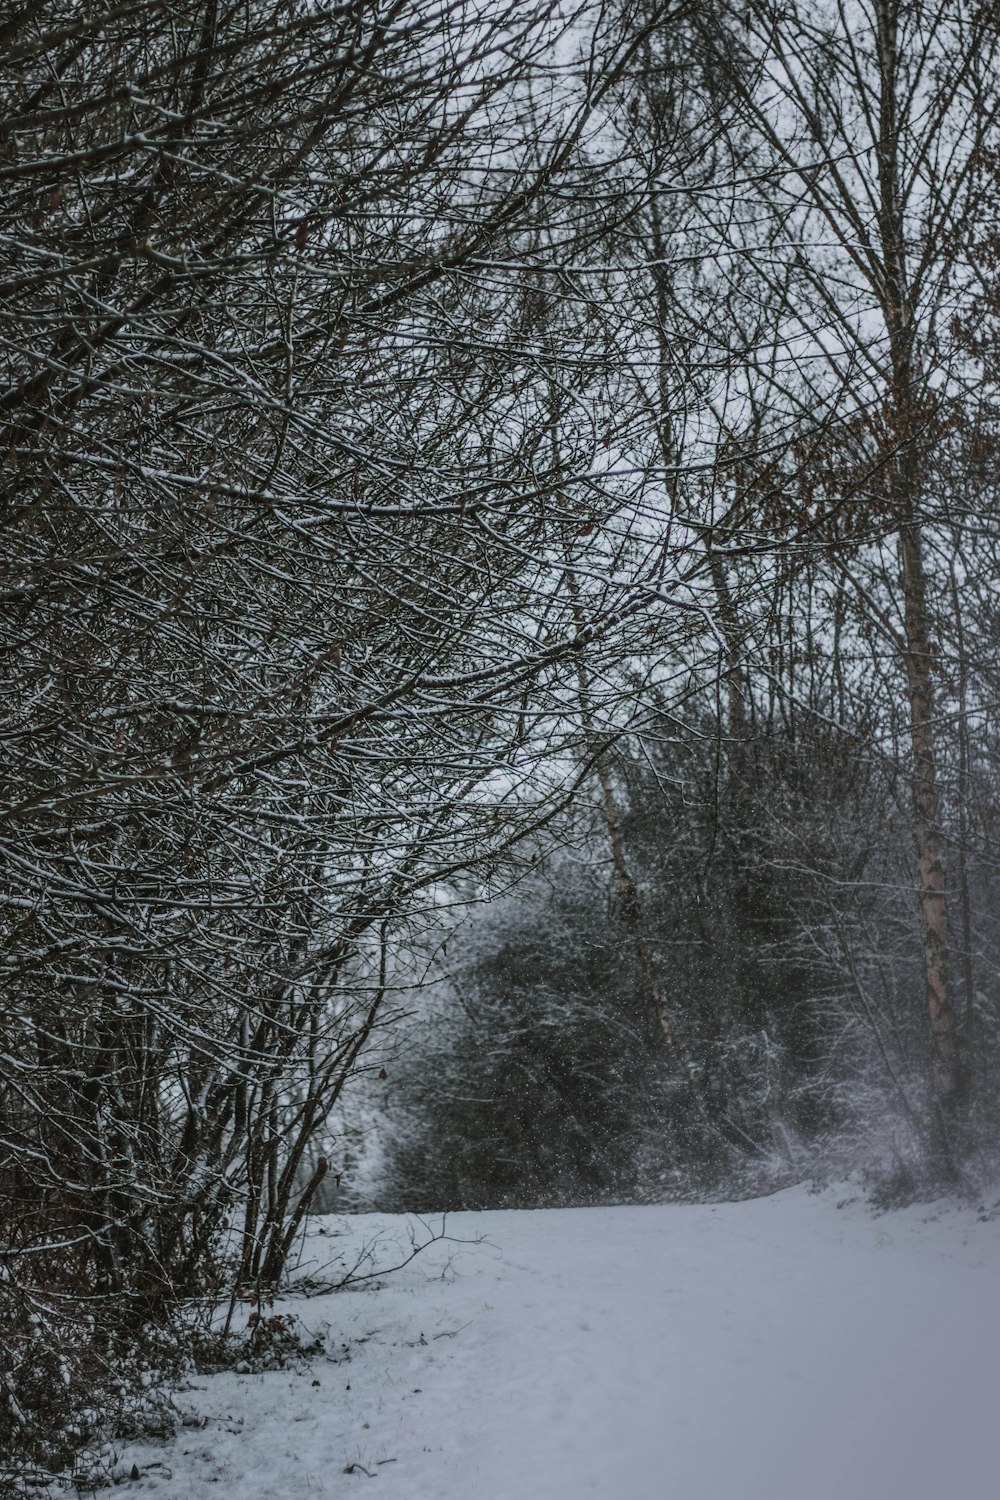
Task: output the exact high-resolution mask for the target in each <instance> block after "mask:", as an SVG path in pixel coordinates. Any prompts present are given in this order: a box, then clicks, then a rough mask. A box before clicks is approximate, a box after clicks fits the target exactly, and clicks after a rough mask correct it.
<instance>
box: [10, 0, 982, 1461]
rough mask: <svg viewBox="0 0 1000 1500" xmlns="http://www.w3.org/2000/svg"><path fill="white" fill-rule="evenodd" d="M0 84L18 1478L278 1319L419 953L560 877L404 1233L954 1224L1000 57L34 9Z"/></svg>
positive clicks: (964, 1142)
mask: <svg viewBox="0 0 1000 1500" xmlns="http://www.w3.org/2000/svg"><path fill="white" fill-rule="evenodd" d="M0 43H2V46H3V49H4V61H3V68H2V72H0V91H2V100H3V111H2V121H0V456H2V462H3V467H2V503H3V507H4V542H5V546H4V552H3V559H2V590H0V608H2V610H3V620H4V645H5V651H4V657H3V662H4V668H3V670H4V677H3V711H2V713H3V720H2V731H0V733H2V740H0V743H2V746H3V750H2V759H0V785H2V813H0V857H2V873H0V881H2V891H3V898H4V906H3V914H2V925H0V1016H2V1024H3V1042H2V1052H3V1073H2V1076H0V1193H2V1198H3V1208H2V1216H0V1253H2V1257H3V1259H2V1276H0V1321H2V1324H3V1326H2V1329H0V1383H2V1396H0V1401H2V1403H5V1408H6V1411H7V1412H8V1413H9V1416H10V1420H11V1424H12V1425H11V1428H10V1431H11V1433H12V1434H13V1437H14V1440H15V1443H16V1444H18V1445H19V1447H20V1451H21V1453H22V1455H28V1456H29V1457H33V1458H35V1459H37V1460H38V1461H39V1462H40V1463H56V1462H58V1461H61V1460H62V1458H64V1457H65V1454H66V1452H68V1451H69V1450H68V1447H67V1444H70V1445H71V1444H72V1442H73V1441H75V1440H76V1439H77V1438H79V1436H80V1435H81V1433H82V1432H83V1431H84V1430H85V1429H86V1428H87V1425H88V1422H90V1423H91V1425H93V1420H92V1419H91V1418H87V1417H85V1416H84V1415H82V1414H81V1413H82V1412H83V1411H84V1409H85V1408H87V1407H88V1404H89V1405H90V1406H91V1407H94V1408H95V1409H96V1408H99V1407H100V1405H101V1400H100V1399H98V1400H96V1401H90V1402H88V1399H87V1397H86V1394H85V1393H86V1392H87V1391H91V1392H94V1391H99V1389H103V1388H105V1387H106V1388H107V1389H108V1390H110V1389H111V1388H112V1386H113V1385H114V1382H115V1379H116V1378H117V1377H115V1375H114V1366H115V1362H116V1360H117V1358H118V1356H117V1354H112V1353H111V1352H109V1351H111V1350H113V1349H120V1348H121V1347H122V1340H123V1339H125V1340H126V1341H127V1340H132V1341H133V1342H134V1341H135V1340H136V1339H137V1338H138V1331H139V1330H140V1329H143V1328H147V1327H149V1326H150V1325H151V1324H157V1323H161V1324H162V1323H163V1322H164V1320H168V1319H169V1318H170V1317H171V1316H172V1315H173V1312H174V1310H175V1309H176V1308H177V1306H178V1304H179V1302H180V1301H181V1300H182V1299H184V1298H188V1297H192V1296H195V1295H198V1294H200V1293H202V1292H204V1293H205V1294H207V1295H208V1296H210V1297H211V1296H215V1295H217V1294H218V1293H219V1292H220V1291H221V1290H225V1291H226V1292H228V1293H229V1294H230V1296H231V1297H232V1298H233V1299H234V1302H235V1299H237V1298H238V1297H239V1295H240V1293H241V1292H245V1291H246V1290H247V1289H248V1288H256V1289H257V1290H258V1292H259V1290H260V1289H261V1288H262V1287H266V1286H267V1285H269V1284H273V1283H274V1282H275V1281H276V1280H277V1279H278V1278H279V1277H280V1276H281V1274H282V1272H283V1269H284V1266H285V1263H286V1261H287V1258H288V1256H289V1254H290V1252H291V1247H292V1245H293V1243H294V1240H295V1236H296V1234H297V1232H298V1229H299V1227H300V1225H301V1221H302V1216H303V1215H304V1213H305V1212H306V1211H307V1210H308V1207H309V1205H310V1203H311V1202H315V1201H318V1200H317V1199H316V1197H315V1195H316V1193H317V1191H318V1189H319V1188H320V1184H321V1181H322V1178H323V1174H324V1173H325V1171H326V1167H327V1159H328V1153H327V1152H325V1149H324V1148H325V1146H326V1143H327V1142H328V1141H329V1140H330V1138H331V1131H332V1132H333V1135H334V1136H335V1130H336V1127H335V1124H334V1125H333V1126H331V1125H330V1124H329V1122H330V1121H331V1119H333V1120H334V1121H335V1120H336V1115H335V1108H336V1106H337V1105H338V1103H339V1101H340V1100H341V1097H342V1095H343V1092H344V1090H345V1088H346V1087H347V1085H348V1083H349V1081H350V1079H351V1078H352V1076H353V1075H354V1074H355V1073H356V1072H357V1070H358V1069H362V1068H364V1067H365V1066H366V1063H365V1058H366V1053H365V1048H366V1047H367V1046H368V1045H369V1043H370V1042H371V1041H372V1039H373V1038H374V1037H375V1036H376V1034H377V1033H380V1032H382V1031H383V1030H387V1029H388V1028H389V1023H390V1022H391V1021H392V1020H393V1016H394V1012H395V1010H396V1009H397V1008H400V1007H401V1006H402V1005H403V1004H404V1003H405V1005H406V1007H408V1008H412V1004H413V992H412V985H413V984H414V983H415V982H416V977H417V975H418V972H419V971H418V968H417V966H416V963H415V958H414V955H416V954H418V953H420V952H422V951H425V949H426V941H427V939H426V933H427V931H428V929H429V928H430V927H432V926H433V922H434V921H435V920H437V917H438V916H439V915H440V914H441V912H442V911H446V910H448V909H449V907H450V906H452V905H454V903H456V902H462V903H464V902H475V901H476V900H478V899H479V898H480V897H481V896H482V895H484V894H486V893H488V891H489V890H490V889H491V882H494V883H495V881H496V878H497V877H498V875H499V874H501V873H503V874H504V876H505V877H506V876H507V875H509V874H510V872H511V871H512V870H516V869H517V867H518V862H519V861H524V860H526V859H527V857H528V856H529V855H537V856H538V859H539V861H540V863H541V865H542V867H543V868H545V869H547V871H548V874H547V877H546V878H547V879H548V880H549V881H550V883H551V882H554V883H556V885H559V883H563V885H564V887H565V888H564V889H560V890H558V891H557V893H556V895H554V896H552V897H550V896H548V895H545V894H543V891H544V887H543V885H542V884H536V885H535V886H533V887H531V890H532V891H533V895H532V903H533V905H534V907H536V908H537V910H536V911H535V912H534V913H533V914H530V915H526V914H525V913H524V912H523V911H521V910H520V909H515V908H514V907H512V906H508V907H506V908H504V909H503V916H502V921H503V922H504V923H506V924H508V925H509V927H510V932H508V933H505V934H499V929H498V928H497V927H496V925H494V926H493V927H492V929H489V930H490V931H492V933H493V936H492V937H490V936H489V934H488V929H486V928H483V929H482V931H481V933H480V936H478V937H477V938H476V940H475V945H474V950H473V951H471V952H470V956H469V959H468V961H467V962H465V963H464V966H463V965H459V967H458V969H456V971H455V978H456V982H458V984H459V993H460V998H461V1000H462V1002H463V1003H464V1006H465V1009H464V1010H463V1011H461V1019H460V1020H458V1021H456V1020H454V1019H453V1017H454V1015H456V1014H458V1013H457V1012H454V1010H453V1008H452V1009H449V1007H448V1006H446V1005H445V1004H444V1002H441V1003H440V1004H439V1005H438V1008H437V1010H433V1011H430V1012H428V1015H429V1016H431V1017H432V1018H433V1027H430V1023H429V1022H428V1030H429V1031H430V1035H429V1039H428V1043H427V1046H426V1048H425V1050H424V1052H423V1053H420V1054H414V1055H413V1056H411V1059H410V1061H409V1063H408V1064H407V1065H406V1071H405V1073H404V1074H402V1075H401V1076H400V1078H399V1087H398V1089H397V1091H396V1095H395V1099H396V1104H395V1111H396V1113H395V1122H394V1127H393V1128H394V1142H395V1144H394V1147H393V1151H394V1153H395V1154H394V1156H393V1158H392V1161H393V1163H394V1165H392V1172H393V1173H394V1179H393V1180H394V1182H395V1185H396V1188H395V1191H396V1198H395V1199H394V1200H393V1201H400V1202H403V1201H405V1202H406V1203H411V1204H413V1205H415V1206H416V1205H418V1204H419V1205H420V1206H426V1204H425V1203H424V1198H425V1197H426V1198H427V1200H428V1201H433V1202H435V1203H438V1202H440V1203H442V1204H444V1203H445V1202H450V1201H462V1202H485V1201H491V1202H509V1203H524V1202H529V1201H555V1200H557V1199H558V1200H560V1201H562V1200H565V1199H567V1198H587V1197H594V1196H608V1195H612V1196H614V1195H618V1196H620V1195H623V1194H643V1195H647V1196H648V1195H650V1194H653V1193H656V1192H661V1191H666V1190H668V1189H670V1190H677V1189H678V1188H679V1187H685V1188H687V1189H691V1190H698V1191H709V1190H711V1191H721V1190H724V1189H725V1188H726V1186H727V1185H728V1186H729V1187H730V1188H732V1187H733V1185H735V1184H745V1183H746V1182H747V1181H749V1180H751V1179H753V1180H758V1181H762V1180H764V1179H765V1178H766V1177H767V1176H768V1174H769V1173H770V1174H771V1175H772V1176H773V1171H774V1170H799V1169H800V1168H802V1169H805V1165H806V1164H814V1163H815V1162H816V1161H817V1160H818V1159H820V1157H822V1154H823V1151H824V1150H826V1151H827V1159H829V1160H831V1161H832V1160H834V1159H836V1160H837V1162H838V1163H839V1164H843V1163H844V1162H846V1161H849V1160H860V1159H862V1158H864V1159H865V1160H870V1159H873V1158H874V1157H877V1156H879V1155H880V1154H881V1156H882V1157H884V1158H886V1159H887V1160H889V1161H890V1163H895V1167H894V1170H896V1172H897V1175H898V1176H901V1177H908V1179H909V1180H910V1181H911V1182H912V1183H916V1182H917V1181H918V1180H920V1179H921V1178H922V1177H923V1178H925V1179H927V1180H933V1181H936V1182H940V1181H941V1180H943V1179H948V1180H951V1181H954V1180H956V1179H957V1178H960V1177H961V1175H962V1173H963V1172H966V1171H968V1170H969V1163H970V1162H971V1161H972V1159H973V1157H974V1155H975V1152H976V1150H978V1149H980V1148H982V1149H986V1147H987V1146H988V1145H989V1143H990V1142H991V1140H992V1139H993V1137H994V1134H995V1126H996V1122H995V1119H994V1117H993V1115H994V1111H993V1106H992V1102H991V1101H992V1099H993V1098H994V1097H995V1083H996V1078H997V1071H998V1066H1000V1064H998V1056H1000V1053H998V1042H1000V1020H998V1017H1000V991H998V985H997V972H998V970H997V960H998V951H1000V950H998V947H997V942H996V924H995V922H994V920H993V915H992V913H993V911H994V909H995V905H996V894H997V893H996V857H995V830H994V822H995V819H994V814H993V808H994V806H995V801H996V797H995V792H996V786H997V779H998V778H997V770H998V767H997V758H996V757H997V732H996V702H997V686H998V684H997V674H996V669H995V664H994V658H995V649H994V647H995V641H996V637H997V611H996V605H995V600H994V590H993V585H994V582H995V579H996V576H997V564H998V561H1000V559H998V556H997V541H998V530H997V524H996V520H997V490H996V485H995V480H994V469H995V456H996V411H995V402H994V400H993V395H992V392H993V390H994V389H995V382H996V368H995V366H996V360H995V351H996V327H997V323H996V306H997V292H996V285H997V283H996V276H995V264H996V246H995V240H994V235H995V231H994V230H993V228H992V226H991V224H990V213H991V209H992V203H993V200H994V197H995V189H996V177H997V169H996V162H997V139H996V125H997V118H998V107H1000V105H998V99H1000V96H998V91H997V86H996V76H997V74H996V62H997V44H998V32H997V22H996V18H995V16H994V15H993V12H992V10H991V8H990V7H983V6H977V7H969V6H966V5H965V4H964V3H962V0H939V3H937V4H924V3H923V0H921V3H919V4H914V5H908V6H905V7H902V6H898V5H895V4H892V3H889V0H872V3H871V4H870V5H861V6H858V7H854V8H844V7H840V6H837V5H826V4H824V3H819V0H816V3H813V0H809V3H806V0H803V3H801V4H798V3H796V4H783V5H780V6H772V5H770V4H768V3H763V0H762V3H759V4H758V3H756V0H752V3H749V4H745V5H744V4H741V5H740V6H738V7H733V8H732V9H730V8H729V7H727V6H712V7H708V6H703V5H700V4H697V3H690V0H677V3H675V4H669V3H666V4H660V3H659V0H657V3H655V4H651V3H648V0H636V3H635V4H629V5H622V4H611V3H608V4H603V3H596V4H588V3H585V0H581V3H580V4H579V5H578V6H577V7H576V8H573V7H570V8H568V9H565V10H558V11H556V10H554V9H553V7H551V6H549V5H548V4H543V3H540V0H539V3H538V4H529V5H525V4H523V3H521V0H516V3H515V0H510V3H506V4H500V5H496V4H493V3H490V4H486V3H482V4H480V3H478V0H465V3H462V4H459V5H457V6H453V5H447V6H444V5H443V6H432V7H426V6H418V5H415V4H413V3H412V0H375V3H367V0H365V3H361V0H345V3H343V4H330V5H317V4H313V3H298V0H242V3H225V0H176V3H170V4H167V3H165V0H134V3H128V4H124V5H114V4H100V3H95V4H90V5H86V6H81V5H79V4H77V3H75V0H73V3H69V0H30V3H28V4H25V5H24V6H22V7H21V8H20V9H19V10H17V11H14V12H12V13H11V14H10V15H9V16H8V17H7V18H6V19H5V20H4V21H3V22H2V23H0ZM560 841H564V842H568V843H569V844H571V845H573V846H574V847H576V848H577V850H578V851H579V852H580V855H581V856H583V857H585V859H586V860H587V861H589V862H590V863H591V864H592V865H593V867H594V871H595V873H592V874H590V875H586V876H583V875H581V876H580V877H578V878H576V879H574V880H569V879H568V877H567V876H566V874H565V872H566V871H567V870H568V869H569V868H570V867H569V866H568V865H566V864H564V863H559V862H558V860H554V857H553V855H552V853H551V850H552V847H553V846H554V845H556V844H557V843H559V842H560ZM534 878H535V880H536V881H541V879H542V877H541V876H540V875H537V874H536V876H535V877H534ZM497 920H498V921H499V920H501V919H500V918H498V919H497ZM483 933H486V934H487V935H486V936H483ZM454 953H455V943H454V942H453V945H452V954H453V956H454ZM529 960H530V961H529ZM440 967H441V966H440V964H439V965H438V969H440ZM434 972H435V974H436V973H437V972H438V971H437V970H435V971H434ZM408 984H409V985H410V986H411V988H409V989H408V988H407V985H408ZM515 1078H516V1079H518V1080H519V1082H518V1083H517V1084H516V1086H515V1084H514V1083H513V1082H512V1081H511V1080H512V1079H515ZM467 1086H468V1087H467ZM463 1091H465V1094H466V1096H465V1097H462V1098H459V1097H458V1096H459V1094H460V1093H462V1092H463ZM477 1101H478V1103H483V1101H486V1102H485V1104H484V1105H483V1107H482V1108H478V1107H477ZM407 1132H409V1134H407ZM421 1140H423V1141H426V1142H427V1143H428V1144H427V1147H426V1149H425V1148H424V1147H423V1146H421V1145H420V1144H419V1143H420V1141H421ZM831 1143H836V1144H835V1148H834V1146H833V1145H831ZM754 1163H756V1164H757V1165H756V1166H755V1165H754ZM775 1163H777V1164H778V1165H777V1167H775V1165H774V1164H775ZM748 1164H749V1165H748ZM340 1165H342V1164H341V1163H340V1162H338V1163H337V1166H338V1168H339V1166H340ZM755 1173H756V1178H754V1174H755ZM74 1330H75V1332H74ZM70 1347H72V1348H73V1349H75V1350H76V1351H77V1355H78V1356H79V1357H78V1358H77V1357H76V1356H74V1358H76V1363H74V1362H73V1360H69V1361H68V1362H66V1357H65V1351H66V1350H67V1349H69V1348H70ZM43 1353H44V1356H45V1357H44V1359H42V1354H43ZM46 1360H47V1361H48V1363H46V1362H45V1361H46ZM60 1361H63V1363H60ZM39 1368H45V1369H51V1370H53V1371H60V1372H63V1373H61V1374H60V1380H62V1379H63V1378H65V1380H66V1381H67V1382H68V1385H67V1389H68V1391H69V1395H68V1396H67V1397H66V1401H65V1408H66V1413H67V1414H68V1415H67V1417H66V1423H64V1426H63V1429H62V1430H61V1431H57V1430H56V1426H57V1425H58V1424H56V1426H54V1425H53V1422H52V1418H51V1413H50V1412H48V1411H46V1410H45V1399H46V1388H45V1386H44V1384H43V1383H40V1382H39V1380H38V1378H37V1371H38V1369H39ZM101 1371H103V1372H104V1373H103V1374H101V1373H100V1372H101ZM102 1382H103V1385H102ZM71 1429H72V1430H71Z"/></svg>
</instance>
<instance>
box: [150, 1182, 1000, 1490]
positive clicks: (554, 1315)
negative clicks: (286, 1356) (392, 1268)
mask: <svg viewBox="0 0 1000 1500" xmlns="http://www.w3.org/2000/svg"><path fill="white" fill-rule="evenodd" d="M837 1203H838V1200H837V1197H836V1196H835V1195H833V1194H830V1193H825V1194H821V1195H811V1194H809V1193H807V1192H806V1191H805V1190H804V1189H792V1190H790V1191H789V1192H786V1193H782V1194H780V1195H778V1196H776V1197H774V1198H769V1199H759V1200H755V1201H752V1202H748V1203H739V1204H722V1205H714V1206H684V1205H670V1206H663V1207H646V1208H609V1209H567V1210H558V1211H539V1212H533V1213H489V1214H456V1215H454V1216H452V1217H450V1218H449V1220H448V1224H447V1229H448V1233H449V1235H451V1236H453V1237H455V1238H458V1239H461V1240H467V1241H474V1240H476V1239H478V1238H479V1237H484V1238H483V1239H482V1242H481V1243H478V1244H471V1243H470V1244H455V1243H454V1241H451V1242H443V1243H440V1244H437V1245H434V1246H432V1247H431V1248H430V1249H428V1250H426V1251H424V1252H423V1253H422V1254H421V1255H420V1256H419V1257H417V1259H416V1260H414V1261H413V1262H412V1263H411V1264H410V1265H409V1266H408V1267H407V1268H406V1269H405V1270H403V1271H401V1272H399V1273H397V1274H396V1275H395V1276H393V1277H390V1278H387V1279H386V1280H385V1282H384V1283H382V1284H381V1285H379V1284H377V1283H376V1284H368V1285H367V1286H366V1287H365V1288H359V1289H357V1290H354V1291H348V1292H345V1293H341V1294H339V1295H338V1296H334V1297H325V1298H319V1299H314V1300H310V1301H308V1302H305V1303H303V1302H301V1301H299V1302H296V1303H294V1304H289V1305H290V1306H294V1309H295V1310H296V1311H297V1312H299V1314H300V1315H301V1317H302V1319H303V1321H304V1322H305V1323H306V1324H307V1325H308V1326H309V1327H310V1328H319V1327H320V1326H321V1325H323V1324H327V1325H329V1330H330V1332H329V1335H328V1338H327V1346H328V1349H329V1352H330V1354H331V1355H332V1356H333V1358H331V1359H329V1360H324V1359H323V1358H322V1357H320V1358H319V1359H318V1360H316V1361H313V1362H312V1363H310V1364H309V1365H303V1366H302V1370H301V1372H292V1371H288V1372H272V1373H269V1374H266V1375H244V1376H240V1375H235V1374H232V1375H230V1374H227V1375H219V1376H214V1377H211V1378H201V1379H199V1380H198V1382H197V1385H198V1386H200V1387H203V1389H201V1390H197V1391H194V1392H190V1393H188V1394H186V1395H185V1396H184V1397H183V1398H181V1399H183V1400H184V1401H185V1402H189V1403H192V1404H193V1403H195V1402H197V1403H198V1405H197V1410H198V1411H199V1413H201V1414H202V1415H203V1416H207V1417H208V1419H209V1420H208V1423H207V1425H206V1426H204V1427H202V1428H190V1429H185V1430H184V1431H183V1432H182V1433H181V1435H180V1436H179V1437H178V1438H177V1439H176V1440H175V1441H173V1442H171V1443H168V1444H166V1445H165V1446H161V1447H158V1448H157V1447H155V1446H152V1445H143V1446H141V1447H140V1446H138V1445H136V1446H133V1447H131V1448H130V1449H129V1450H128V1451H127V1453H126V1454H124V1455H123V1459H124V1462H125V1464H126V1466H130V1465H131V1464H132V1462H137V1463H138V1465H139V1467H140V1469H141V1470H142V1475H143V1477H142V1479H141V1480H140V1481H139V1483H138V1484H133V1485H132V1486H130V1488H132V1489H134V1490H136V1491H144V1492H148V1493H150V1494H152V1493H155V1494H157V1495H158V1496H160V1497H162V1500H168V1497H169V1500H202V1497H205V1496H213V1497H217V1496H218V1495H219V1494H220V1492H222V1493H225V1494H227V1495H230V1496H233V1497H234V1500H272V1497H273V1500H293V1497H294V1500H305V1497H309V1496H325V1497H331V1500H333V1497H338V1500H339V1497H341V1496H345V1495H354V1494H356V1493H357V1492H358V1490H359V1488H360V1489H361V1490H365V1489H366V1487H368V1486H369V1485H373V1486H374V1488H373V1490H372V1494H373V1495H375V1496H376V1497H382V1500H432V1497H433V1500H583V1497H588V1496H593V1497H601V1500H661V1497H662V1500H834V1497H837V1500H840V1497H850V1500H932V1497H933V1500H952V1497H954V1500H980V1497H982V1500H995V1497H996V1496H997V1495H1000V1454H998V1445H997V1441H996V1435H997V1422H998V1415H997V1412H998V1407H997V1400H998V1395H1000V1378H998V1377H1000V1219H994V1220H992V1221H990V1222H980V1221H979V1220H978V1219H977V1217H976V1215H975V1214H974V1213H973V1212H971V1211H956V1210H947V1211H938V1212H936V1213H934V1212H932V1211H930V1210H928V1209H927V1208H923V1209H910V1210H907V1211H905V1212H901V1213H892V1214H884V1215H881V1216H879V1217H872V1216H871V1215H870V1214H869V1213H868V1212H867V1210H865V1209H864V1208H863V1206H862V1205H861V1204H859V1203H857V1202H853V1203H849V1204H847V1205H846V1206H842V1207H838V1206H837ZM322 1227H323V1228H324V1229H325V1231H326V1232H325V1233H323V1234H315V1235H314V1236H313V1237H312V1238H311V1240H310V1242H309V1246H308V1256H309V1257H310V1258H312V1259H316V1260H320V1259H322V1258H324V1255H325V1258H327V1259H330V1258H332V1257H333V1256H334V1255H335V1254H340V1253H344V1252H345V1250H346V1249H347V1248H349V1246H350V1245H354V1244H356V1243H359V1242H360V1241H361V1240H362V1239H364V1238H366V1237H367V1238H368V1239H370V1238H371V1237H372V1236H373V1235H375V1234H376V1233H378V1234H380V1236H381V1243H380V1246H379V1247H378V1249H377V1251H376V1255H377V1259H378V1262H379V1263H380V1264H391V1262H392V1260H393V1248H392V1246H393V1242H394V1241H395V1242H397V1243H398V1242H403V1243H404V1244H405V1232H404V1226H403V1221H401V1220H388V1219H375V1218H358V1219H350V1220H343V1219H329V1220H326V1221H322ZM344 1345H346V1346H347V1352H348V1355H349V1357H347V1358H345V1357H343V1356H344V1348H343V1346H344ZM337 1358H341V1359H342V1362H340V1363H336V1362H334V1360H335V1359H337ZM154 1463H155V1464H158V1465H160V1466H162V1467H151V1465H152V1464H154ZM168 1472H169V1476H170V1477H168Z"/></svg>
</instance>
